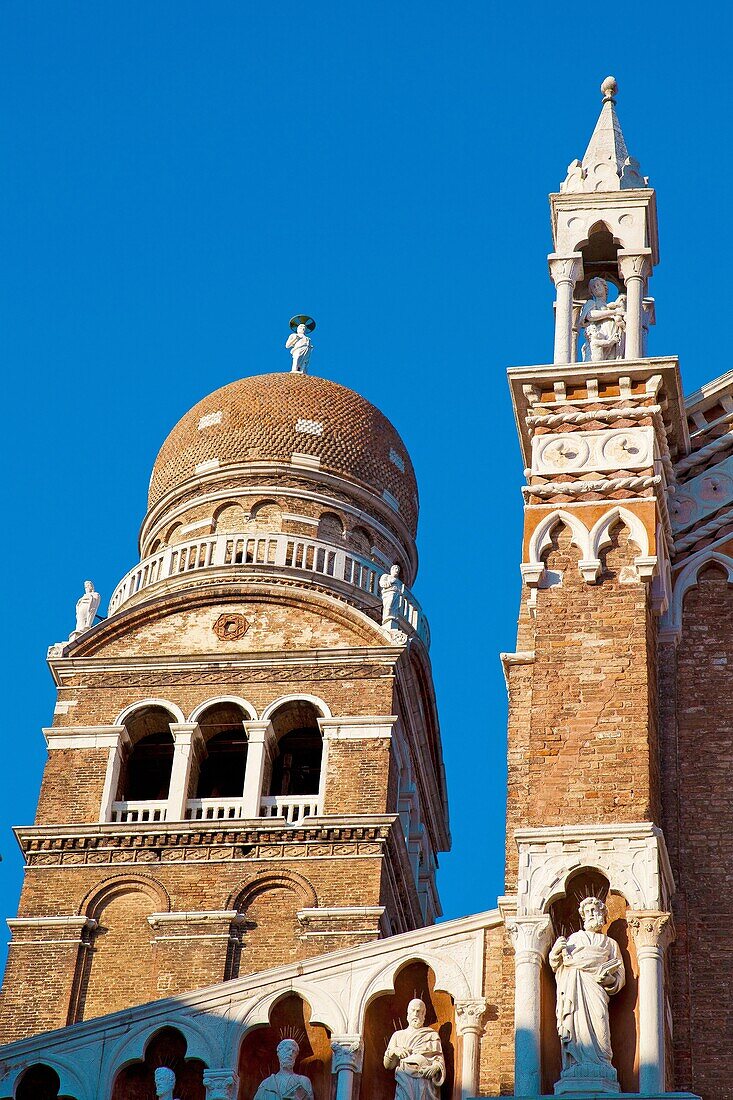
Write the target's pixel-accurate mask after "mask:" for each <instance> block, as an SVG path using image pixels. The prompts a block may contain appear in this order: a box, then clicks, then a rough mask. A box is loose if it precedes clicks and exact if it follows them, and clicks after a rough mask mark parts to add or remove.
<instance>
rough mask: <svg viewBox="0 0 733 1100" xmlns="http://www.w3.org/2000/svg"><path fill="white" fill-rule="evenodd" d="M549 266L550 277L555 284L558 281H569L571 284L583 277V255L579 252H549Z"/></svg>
mask: <svg viewBox="0 0 733 1100" xmlns="http://www.w3.org/2000/svg"><path fill="white" fill-rule="evenodd" d="M547 263H548V265H549V268H550V278H551V279H552V281H553V283H554V284H555V286H559V285H560V283H570V285H571V286H575V284H576V283H577V282H578V281H579V280H580V279H582V278H583V256H582V254H581V253H580V252H571V253H569V255H567V256H560V255H558V253H557V252H551V253H550V255H549V256H548V257H547Z"/></svg>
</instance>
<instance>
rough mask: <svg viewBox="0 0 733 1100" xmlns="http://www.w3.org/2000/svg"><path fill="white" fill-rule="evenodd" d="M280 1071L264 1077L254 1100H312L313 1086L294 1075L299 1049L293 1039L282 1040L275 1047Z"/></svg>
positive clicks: (304, 1078)
mask: <svg viewBox="0 0 733 1100" xmlns="http://www.w3.org/2000/svg"><path fill="white" fill-rule="evenodd" d="M276 1053H277V1060H278V1062H279V1064H280V1069H279V1070H278V1071H277V1073H271V1074H270V1076H269V1077H266V1078H265V1080H264V1081H263V1082H262V1084H261V1085H260V1087H259V1088H258V1089H257V1092H256V1093H255V1096H254V1100H314V1097H313V1085H312V1084H311V1083H310V1081H309V1079H308V1078H307V1077H304V1076H303V1075H302V1074H300V1073H295V1072H294V1068H295V1063H296V1062H297V1060H298V1055H299V1054H300V1047H299V1046H298V1044H297V1043H296V1041H295V1039H283V1041H282V1042H281V1043H278V1046H277V1051H276Z"/></svg>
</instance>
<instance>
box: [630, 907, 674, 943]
mask: <svg viewBox="0 0 733 1100" xmlns="http://www.w3.org/2000/svg"><path fill="white" fill-rule="evenodd" d="M626 923H627V924H628V926H629V931H630V933H631V935H632V936H633V939H634V943H635V944H636V948H637V951H639V952H641V951H643V950H644V949H649V948H651V949H654V950H659V951H666V949H667V948H668V947H669V945H670V944H671V943H672V942H673V941H674V938H675V927H674V921H673V919H672V914H671V913H666V912H663V911H661V910H656V909H645V910H636V911H635V910H630V911H629V912H628V913H627V914H626Z"/></svg>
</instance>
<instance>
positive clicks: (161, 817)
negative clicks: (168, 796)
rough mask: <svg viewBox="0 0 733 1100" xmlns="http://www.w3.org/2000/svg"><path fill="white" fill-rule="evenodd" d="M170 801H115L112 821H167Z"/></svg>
mask: <svg viewBox="0 0 733 1100" xmlns="http://www.w3.org/2000/svg"><path fill="white" fill-rule="evenodd" d="M167 809H168V802H167V801H166V800H165V799H163V800H162V801H152V800H150V801H142V800H141V801H139V802H113V803H112V817H111V820H112V821H116V822H123V821H165V817H166V811H167Z"/></svg>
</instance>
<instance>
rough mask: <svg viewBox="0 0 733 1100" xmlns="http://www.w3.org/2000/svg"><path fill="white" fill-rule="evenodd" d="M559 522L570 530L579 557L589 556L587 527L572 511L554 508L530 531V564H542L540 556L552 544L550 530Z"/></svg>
mask: <svg viewBox="0 0 733 1100" xmlns="http://www.w3.org/2000/svg"><path fill="white" fill-rule="evenodd" d="M559 524H562V525H563V526H565V527H567V528H568V530H569V531H570V534H571V536H572V538H571V542H572V544H573V545H574V546H576V547H577V549H578V550H579V551H580V556H581V559H582V558H588V557H591V554H590V536H589V533H588V528H587V527H586V526H585V524H584V523H583V522H582V520H580V519H579V518H578V516H576V515H574V514H573V513H572V512H568V511H566V510H565V509H564V508H556V509H554V510H553V511H552V512H549V513H548V514H547V515H546V516H544V517H543V518H542V519H541V520H540V522H539V523H538V524H537V526H536V527H535V529H534V531H533V532H532V535H531V538H530V540H529V550H528V553H529V564H530V565H543V561H542V557H543V555H544V553H545V551H546V550H548V549H549V547H550V546H551V545H552V532H553V531H554V530H555V528H556V527H557V526H558V525H559Z"/></svg>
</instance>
